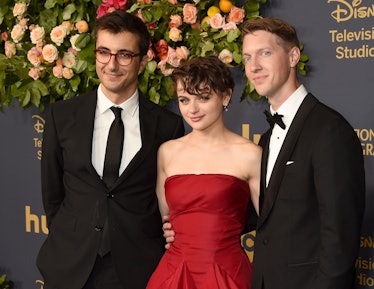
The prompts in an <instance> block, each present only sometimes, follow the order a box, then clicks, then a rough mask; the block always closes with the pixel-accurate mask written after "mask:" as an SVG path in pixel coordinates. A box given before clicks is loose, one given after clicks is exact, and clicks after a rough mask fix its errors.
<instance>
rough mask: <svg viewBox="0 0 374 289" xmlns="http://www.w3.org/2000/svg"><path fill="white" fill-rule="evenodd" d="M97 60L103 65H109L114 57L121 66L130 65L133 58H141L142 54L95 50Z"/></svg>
mask: <svg viewBox="0 0 374 289" xmlns="http://www.w3.org/2000/svg"><path fill="white" fill-rule="evenodd" d="M94 52H95V56H96V60H97V61H99V62H100V63H102V64H108V63H109V61H110V59H111V58H112V56H114V58H115V59H116V61H117V63H118V64H119V65H121V66H126V65H130V64H131V62H132V60H133V58H134V57H136V56H139V55H140V53H131V52H128V51H120V52H118V53H110V51H108V50H106V49H95V50H94Z"/></svg>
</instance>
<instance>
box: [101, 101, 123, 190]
mask: <svg viewBox="0 0 374 289" xmlns="http://www.w3.org/2000/svg"><path fill="white" fill-rule="evenodd" d="M110 109H111V110H112V111H113V113H114V115H115V119H114V121H113V122H112V125H111V126H110V129H109V135H108V141H107V145H106V152H105V161H104V171H103V181H104V183H105V184H106V185H107V187H108V188H110V187H111V186H112V185H113V184H114V182H115V181H116V180H117V179H118V176H119V168H120V165H121V158H122V147H123V137H124V134H125V132H124V127H123V122H122V118H121V111H122V108H120V107H114V106H112V107H111V108H110Z"/></svg>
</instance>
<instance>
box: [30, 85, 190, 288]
mask: <svg viewBox="0 0 374 289" xmlns="http://www.w3.org/2000/svg"><path fill="white" fill-rule="evenodd" d="M96 102H97V92H96V91H95V92H91V93H89V94H86V95H82V96H79V97H76V98H74V99H71V100H66V101H62V102H58V103H55V104H54V105H51V107H50V109H49V111H48V114H47V117H46V125H45V130H44V135H43V147H42V154H43V156H42V161H41V168H42V195H43V204H44V208H45V212H46V216H47V222H48V228H49V235H48V237H47V240H46V241H45V242H44V244H43V245H42V248H41V249H40V252H39V255H38V258H37V265H38V267H39V270H40V272H41V274H42V276H43V277H44V279H45V282H46V284H47V285H48V286H49V287H48V288H59V289H67V288H69V289H81V288H82V287H83V285H84V284H85V282H86V280H87V278H88V276H89V274H90V272H91V270H92V267H93V265H94V262H95V259H96V255H97V251H98V247H99V243H100V239H101V234H102V232H101V228H102V227H103V225H104V221H105V218H106V216H108V222H109V228H110V241H111V252H112V256H113V260H114V264H115V266H116V269H117V272H118V276H119V278H120V280H121V282H122V283H123V287H124V288H131V289H144V288H145V287H146V284H147V281H148V279H149V277H150V275H151V274H152V272H153V270H154V269H155V267H156V265H157V263H158V261H159V259H160V257H161V256H162V254H163V252H164V243H165V240H164V238H163V236H162V234H163V233H162V222H161V217H160V213H159V210H158V205H157V197H156V194H155V185H156V175H157V161H156V158H157V150H158V148H159V146H160V144H161V143H163V142H165V141H167V140H169V139H172V138H176V137H180V136H182V135H183V134H184V126H183V122H182V118H181V117H180V116H177V115H176V114H174V113H172V112H170V111H167V110H166V109H163V108H161V107H159V106H157V105H156V104H154V103H152V102H150V101H149V100H146V99H145V98H144V96H142V95H139V118H140V130H141V138H142V147H141V149H140V150H139V151H138V153H137V154H136V155H135V156H134V158H133V159H132V161H131V162H130V164H129V165H128V167H127V168H126V169H125V171H124V172H123V173H122V175H121V176H120V177H119V179H118V181H117V182H116V183H115V185H114V186H113V188H112V189H111V190H108V189H107V188H106V186H105V184H104V183H103V182H102V180H101V179H100V177H99V176H98V174H97V173H96V171H95V169H94V167H93V166H92V163H91V152H92V150H91V148H92V137H93V127H94V118H95V110H96ZM125 149H126V148H125Z"/></svg>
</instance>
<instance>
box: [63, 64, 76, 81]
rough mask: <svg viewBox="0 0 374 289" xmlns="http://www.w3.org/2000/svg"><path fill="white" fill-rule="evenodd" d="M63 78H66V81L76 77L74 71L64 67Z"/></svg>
mask: <svg viewBox="0 0 374 289" xmlns="http://www.w3.org/2000/svg"><path fill="white" fill-rule="evenodd" d="M62 76H63V77H64V78H65V79H71V78H72V77H73V76H74V72H73V70H72V69H70V68H67V67H64V68H63V69H62Z"/></svg>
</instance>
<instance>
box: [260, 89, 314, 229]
mask: <svg viewBox="0 0 374 289" xmlns="http://www.w3.org/2000/svg"><path fill="white" fill-rule="evenodd" d="M317 103H318V100H317V99H316V98H315V97H314V96H313V95H311V94H308V95H307V96H306V97H305V99H304V101H303V102H302V104H301V106H300V108H299V109H298V111H297V113H296V115H295V118H294V119H293V121H292V123H291V126H290V128H289V130H288V132H287V135H286V138H285V140H284V143H283V145H282V148H281V150H280V152H279V155H278V158H277V160H276V162H275V165H274V168H273V173H272V175H271V178H270V180H269V184H268V187H267V189H266V188H265V187H266V185H265V184H266V181H265V176H266V167H267V165H266V164H267V155H266V156H265V155H264V154H265V153H267V152H268V144H269V141H268V142H267V144H266V148H264V153H263V157H266V159H265V160H263V162H262V165H263V166H264V169H262V172H261V182H262V183H263V186H262V188H261V194H264V196H263V206H262V210H261V212H260V216H259V219H258V223H257V227H258V228H259V227H261V225H262V224H263V223H264V222H265V220H266V218H267V216H268V215H269V213H270V211H271V209H272V207H273V205H274V202H275V199H276V198H277V195H278V192H279V187H280V183H281V181H282V179H283V175H284V171H285V169H286V163H287V161H288V160H290V157H291V155H292V152H293V150H294V147H295V145H296V143H297V140H298V138H299V135H300V133H301V130H302V128H303V125H304V123H305V120H306V119H307V117H308V115H309V113H310V111H312V109H313V107H314V106H315V105H316V104H317Z"/></svg>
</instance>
